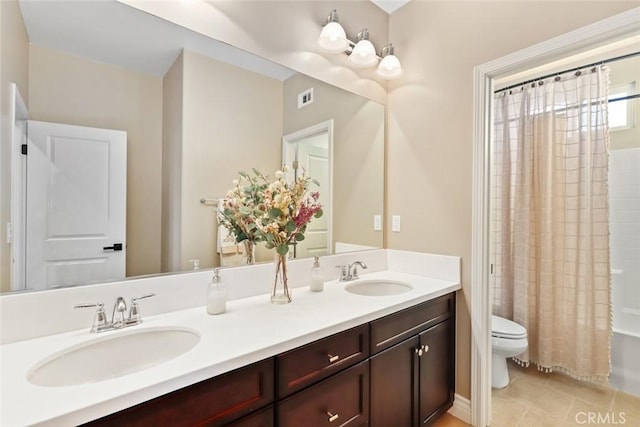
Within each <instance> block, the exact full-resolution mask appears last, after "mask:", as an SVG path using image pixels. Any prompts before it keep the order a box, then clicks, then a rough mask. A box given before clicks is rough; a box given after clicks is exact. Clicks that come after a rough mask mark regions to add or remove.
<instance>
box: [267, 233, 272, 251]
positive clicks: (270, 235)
mask: <svg viewBox="0 0 640 427" xmlns="http://www.w3.org/2000/svg"><path fill="white" fill-rule="evenodd" d="M267 242H268V243H269V244H270V245H271V247H272V248H273V234H271V233H268V234H267Z"/></svg>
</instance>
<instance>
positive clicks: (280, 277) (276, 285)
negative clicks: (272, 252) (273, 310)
mask: <svg viewBox="0 0 640 427" xmlns="http://www.w3.org/2000/svg"><path fill="white" fill-rule="evenodd" d="M275 267H276V271H275V277H274V279H273V290H272V291H271V302H272V303H273V304H289V303H290V302H291V290H290V289H289V283H288V278H287V255H279V254H278V255H276V256H275Z"/></svg>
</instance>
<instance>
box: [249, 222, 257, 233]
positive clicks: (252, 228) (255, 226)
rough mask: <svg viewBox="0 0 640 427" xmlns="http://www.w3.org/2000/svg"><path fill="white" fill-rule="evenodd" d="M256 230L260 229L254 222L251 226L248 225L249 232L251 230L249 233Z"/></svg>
mask: <svg viewBox="0 0 640 427" xmlns="http://www.w3.org/2000/svg"><path fill="white" fill-rule="evenodd" d="M256 228H258V226H257V225H256V224H255V223H253V222H252V223H251V224H247V230H249V231H253V230H255V229H256Z"/></svg>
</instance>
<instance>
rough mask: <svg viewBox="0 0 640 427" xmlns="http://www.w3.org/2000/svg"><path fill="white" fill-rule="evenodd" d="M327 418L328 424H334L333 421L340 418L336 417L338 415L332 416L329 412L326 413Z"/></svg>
mask: <svg viewBox="0 0 640 427" xmlns="http://www.w3.org/2000/svg"><path fill="white" fill-rule="evenodd" d="M327 417H329V422H330V423H332V422H334V421H335V420H337V419H338V418H340V417H339V416H338V414H332V413H331V412H328V411H327Z"/></svg>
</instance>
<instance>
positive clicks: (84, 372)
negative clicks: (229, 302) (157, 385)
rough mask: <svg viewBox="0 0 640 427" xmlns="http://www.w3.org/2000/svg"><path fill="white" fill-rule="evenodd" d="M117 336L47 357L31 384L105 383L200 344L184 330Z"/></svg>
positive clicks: (193, 334)
mask: <svg viewBox="0 0 640 427" xmlns="http://www.w3.org/2000/svg"><path fill="white" fill-rule="evenodd" d="M116 333H117V335H112V336H105V337H102V338H97V339H94V340H91V341H89V342H85V343H82V344H78V345H76V346H73V347H69V348H67V349H65V350H62V351H60V352H58V353H55V354H53V355H51V356H49V357H47V358H46V359H44V360H42V361H40V362H39V363H37V364H36V365H35V366H34V367H33V368H32V369H31V370H30V371H29V373H28V374H27V378H28V379H29V382H31V383H32V384H35V385H39V386H45V387H62V386H70V385H79V384H87V383H96V382H100V381H105V380H108V379H110V378H115V377H120V376H122V375H128V374H132V373H134V372H138V371H141V370H143V369H147V368H151V367H152V366H156V365H159V364H160V363H163V362H166V361H168V360H171V359H173V358H175V357H178V356H180V355H181V354H183V353H185V352H187V351H189V350H190V349H191V348H193V347H194V346H195V345H196V344H197V343H198V341H200V334H198V333H197V332H196V331H194V330H191V329H185V328H153V329H143V330H138V331H135V330H132V331H126V332H125V331H119V332H116Z"/></svg>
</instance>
